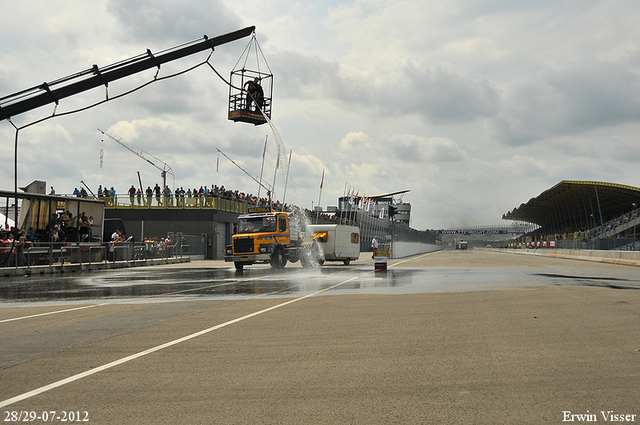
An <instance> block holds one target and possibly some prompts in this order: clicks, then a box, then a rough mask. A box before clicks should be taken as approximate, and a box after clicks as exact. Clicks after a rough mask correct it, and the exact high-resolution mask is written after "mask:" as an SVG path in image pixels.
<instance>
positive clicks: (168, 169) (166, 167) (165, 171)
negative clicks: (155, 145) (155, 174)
mask: <svg viewBox="0 0 640 425" xmlns="http://www.w3.org/2000/svg"><path fill="white" fill-rule="evenodd" d="M98 131H99V132H100V133H102V134H104V135H105V136H107V137H108V138H110V139H111V140H113V141H114V142H116V143H117V144H119V145H120V146H122V147H123V148H125V149H126V150H128V151H129V152H131V153H133V154H134V155H137V156H139V157H140V158H142V159H143V160H145V161H147V162H148V163H149V164H151V165H152V166H153V167H155V168H157V169H158V170H160V173H161V174H160V176H161V177H162V178H163V179H164V180H163V188H164V187H165V186H166V185H167V174H171V175H172V176H173V177H174V178H175V177H176V175H175V174H173V170H172V169H171V167H170V166H169V164H167V163H166V162H164V161H163V160H161V159H159V158H157V157H155V156H153V155H151V154H150V153H149V152H146V151H145V150H144V149H140V152H138V151H136V150H134V149H133V148H132V147H130V146H128V145H127V144H126V143H124V142H123V141H122V138H120V139H116V138H115V137H113V136H112V135H110V134H109V133H107V132H106V131H102V130H100V129H98ZM144 154H147V155H148V156H150V157H152V158H153V159H155V160H156V161H159V162H162V165H163V166H162V167H160V166H159V165H157V164H155V163H154V162H152V161H151V160H149V158H147V157H146V156H145V155H144ZM141 190H142V189H141Z"/></svg>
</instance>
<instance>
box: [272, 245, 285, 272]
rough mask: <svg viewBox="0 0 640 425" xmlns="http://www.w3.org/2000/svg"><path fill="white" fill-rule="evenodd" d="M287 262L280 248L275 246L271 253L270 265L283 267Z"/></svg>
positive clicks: (278, 267)
mask: <svg viewBox="0 0 640 425" xmlns="http://www.w3.org/2000/svg"><path fill="white" fill-rule="evenodd" d="M286 264H287V259H286V258H285V256H284V252H283V251H282V248H276V250H275V251H273V254H272V255H271V267H273V268H274V269H283V268H284V266H285V265H286Z"/></svg>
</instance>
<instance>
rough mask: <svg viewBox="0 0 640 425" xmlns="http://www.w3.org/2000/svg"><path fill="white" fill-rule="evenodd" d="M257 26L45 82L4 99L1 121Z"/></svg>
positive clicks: (0, 106) (233, 37)
mask: <svg viewBox="0 0 640 425" xmlns="http://www.w3.org/2000/svg"><path fill="white" fill-rule="evenodd" d="M254 30H255V27H254V26H251V27H247V28H243V29H241V30H237V31H234V32H230V33H228V34H224V35H220V36H218V37H214V38H208V37H207V36H206V35H205V36H204V40H200V41H194V42H191V43H187V44H186V45H183V46H179V47H177V48H173V49H168V50H165V51H162V52H160V53H159V54H157V55H154V54H153V53H151V51H150V50H147V52H146V53H143V54H141V55H138V56H134V57H133V58H130V59H125V60H123V61H120V62H117V63H115V64H112V65H107V66H104V67H102V68H99V67H98V65H93V67H92V68H90V69H86V70H84V71H80V72H78V73H76V74H73V75H70V76H68V77H64V78H60V79H58V80H54V81H51V82H48V83H47V82H45V83H43V84H41V85H39V86H36V87H32V88H28V89H26V90H22V91H19V92H17V93H14V94H11V95H8V96H5V97H2V98H0V120H4V119H7V118H10V117H12V116H16V115H19V114H22V113H24V112H27V111H30V110H32V109H36V108H39V107H40V106H44V105H47V104H49V103H53V102H55V103H56V104H57V103H58V101H59V100H60V99H64V98H66V97H69V96H73V95H75V94H78V93H81V92H84V91H87V90H90V89H93V88H96V87H100V86H108V84H109V83H110V82H111V81H116V80H119V79H121V78H124V77H128V76H129V75H133V74H136V73H138V72H142V71H145V70H147V69H150V68H155V67H157V68H160V65H161V64H163V63H167V62H171V61H174V60H176V59H180V58H183V57H185V56H189V55H192V54H195V53H198V52H201V51H203V50H207V49H213V48H214V47H215V46H219V45H221V44H225V43H229V42H231V41H235V40H238V39H240V38H243V37H247V36H249V35H251V33H252V32H253V31H254Z"/></svg>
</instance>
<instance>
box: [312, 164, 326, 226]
mask: <svg viewBox="0 0 640 425" xmlns="http://www.w3.org/2000/svg"><path fill="white" fill-rule="evenodd" d="M323 185H324V168H323V169H322V179H321V180H320V194H319V195H318V206H320V199H322V186H323ZM314 215H315V212H314ZM316 224H318V216H316Z"/></svg>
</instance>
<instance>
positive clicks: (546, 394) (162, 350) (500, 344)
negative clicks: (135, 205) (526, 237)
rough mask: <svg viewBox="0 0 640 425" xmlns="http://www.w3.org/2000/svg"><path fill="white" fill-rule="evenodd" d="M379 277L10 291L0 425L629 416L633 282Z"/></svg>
mask: <svg viewBox="0 0 640 425" xmlns="http://www.w3.org/2000/svg"><path fill="white" fill-rule="evenodd" d="M389 266H390V267H389V270H388V271H387V273H378V274H376V273H374V272H373V264H372V262H371V260H370V259H368V258H361V260H360V261H358V262H356V263H354V264H352V265H351V266H348V267H345V266H342V265H338V264H336V265H327V266H323V267H321V268H319V269H318V270H304V269H301V268H299V267H295V265H294V266H293V267H290V266H288V267H287V268H285V269H284V270H272V269H270V268H269V267H268V266H267V267H265V266H256V267H250V268H247V269H246V270H245V271H244V272H243V273H236V272H235V270H234V269H233V268H232V266H231V267H230V265H228V264H224V263H219V262H201V263H196V262H194V263H191V264H188V265H179V266H178V265H176V266H171V267H152V268H140V269H129V270H113V271H107V272H94V273H83V274H79V275H73V276H64V277H60V276H53V277H35V278H34V277H31V278H24V277H22V278H14V279H10V280H4V281H2V283H0V288H1V291H0V382H1V383H2V385H1V386H0V414H2V415H3V416H2V418H1V419H3V420H4V423H18V421H12V420H11V419H12V416H11V415H12V414H13V413H15V412H17V413H20V412H25V416H23V418H24V417H26V414H27V413H29V414H31V413H32V412H35V414H36V416H38V417H39V419H37V420H35V421H31V422H32V423H44V421H43V420H42V419H43V416H42V412H45V411H49V412H51V411H56V412H65V414H67V415H68V412H69V411H74V412H80V415H81V416H82V417H83V418H85V417H86V418H87V419H88V421H87V422H88V423H105V424H111V423H119V424H128V423H132V424H133V423H135V424H158V423H229V424H235V423H262V424H270V423H273V424H276V423H277V424H282V423H332V424H337V423H349V424H355V423H363V424H372V423H380V424H382V423H385V424H386V423H439V422H441V423H536V424H540V423H561V422H562V418H563V412H564V411H572V412H574V413H582V412H585V411H587V410H589V411H591V412H593V411H597V410H598V409H609V410H612V409H613V410H615V411H616V413H628V414H638V413H640V412H638V411H637V410H638V408H637V396H638V394H640V386H639V385H640V384H638V382H640V379H639V378H640V374H639V372H638V371H639V370H640V368H639V367H638V365H639V364H640V363H638V362H639V360H640V357H638V353H639V352H640V346H638V344H637V341H640V329H639V327H638V325H637V324H638V318H639V317H640V292H639V291H636V290H635V289H640V273H639V269H638V268H636V267H628V266H615V265H609V264H591V263H585V262H580V261H571V260H561V259H548V258H529V257H523V256H517V255H511V254H509V255H506V254H497V253H491V252H483V251H476V252H474V251H470V252H442V253H433V254H429V255H427V256H417V257H413V258H411V259H406V260H393V261H390V262H389ZM85 415H86V416H85ZM58 417H59V419H58V418H56V419H55V420H54V421H53V422H54V423H55V422H57V423H60V422H62V418H63V417H62V416H59V415H58ZM637 418H638V416H636V419H637ZM22 422H23V421H20V423H22ZM47 422H52V421H51V420H49V421H47Z"/></svg>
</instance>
